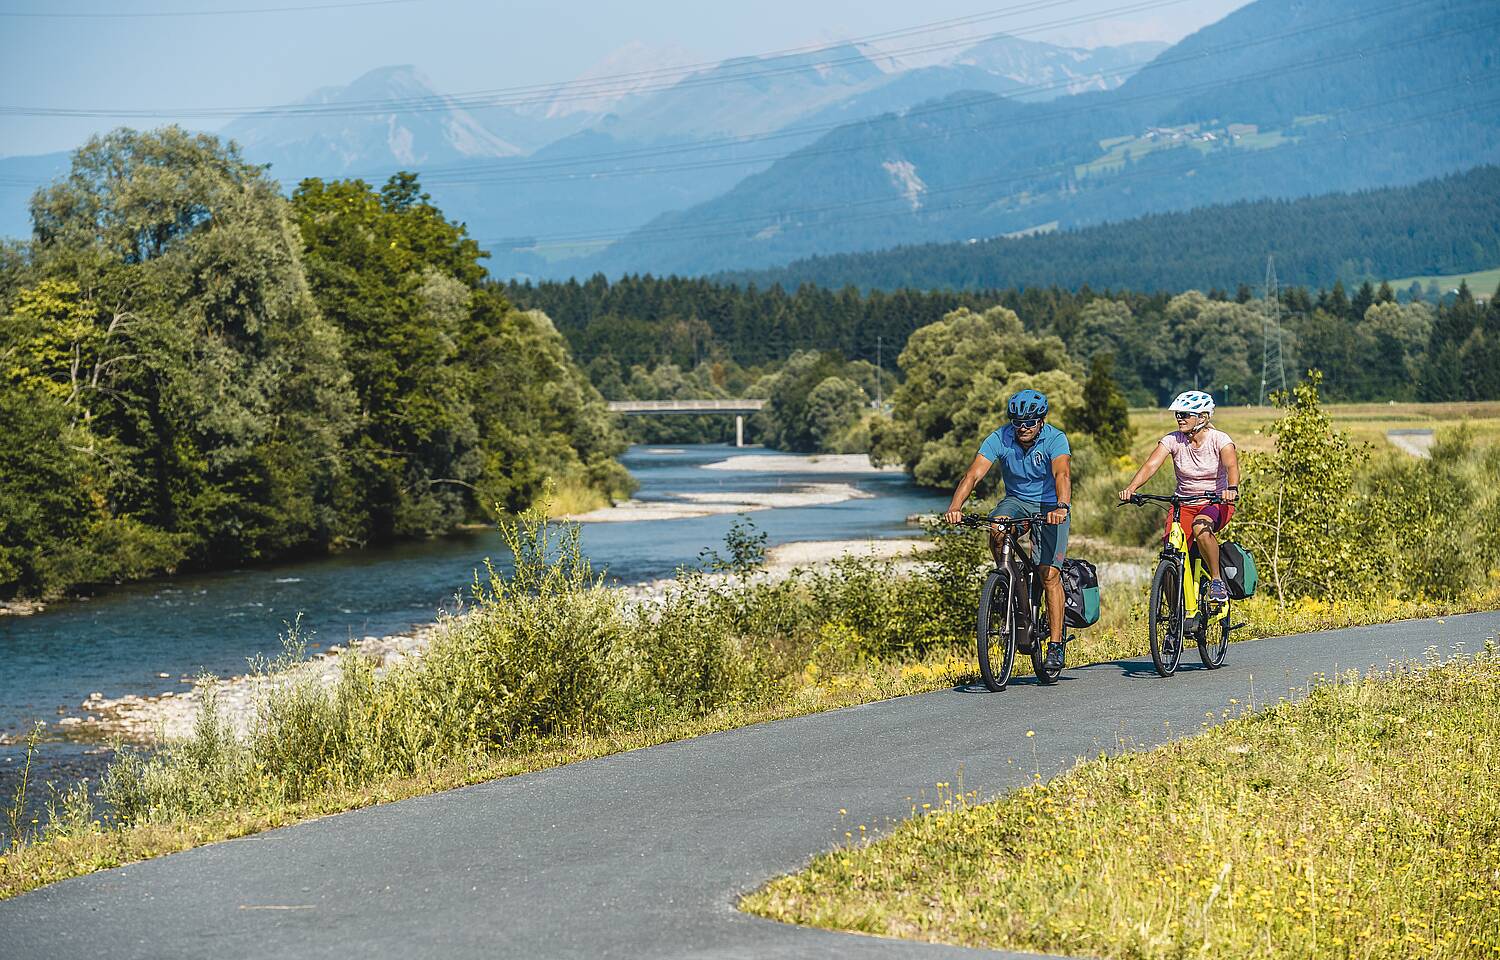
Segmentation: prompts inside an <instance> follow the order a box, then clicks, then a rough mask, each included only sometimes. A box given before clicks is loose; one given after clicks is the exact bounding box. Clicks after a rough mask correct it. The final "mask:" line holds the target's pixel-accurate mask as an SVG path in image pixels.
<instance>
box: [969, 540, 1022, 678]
mask: <svg viewBox="0 0 1500 960" xmlns="http://www.w3.org/2000/svg"><path fill="white" fill-rule="evenodd" d="M1011 591H1012V586H1011V577H1010V574H1008V573H1006V572H1005V571H1003V570H992V571H990V575H989V577H987V578H986V579H985V581H984V587H983V588H982V589H981V590H980V591H979V622H978V625H977V626H978V629H977V631H976V633H977V636H976V640H977V642H978V647H979V675H980V677H981V678H982V679H983V680H984V685H985V686H986V687H988V688H989V690H990V691H991V692H993V693H999V692H1000V691H1001V690H1004V689H1005V687H1006V685H1007V684H1009V683H1010V674H1011V670H1012V669H1014V667H1015V662H1016V626H1017V624H1016V622H1015V617H1014V615H1013V611H1014V610H1015V606H1014V597H1013V596H1012V593H1011ZM997 615H998V617H997ZM997 619H998V621H999V622H998V623H997V622H996V620H997ZM991 654H998V655H999V656H998V662H997V660H996V659H993V658H992V657H991Z"/></svg>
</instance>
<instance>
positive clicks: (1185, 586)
mask: <svg viewBox="0 0 1500 960" xmlns="http://www.w3.org/2000/svg"><path fill="white" fill-rule="evenodd" d="M1148 500H1156V501H1159V502H1161V503H1166V504H1171V507H1172V525H1171V528H1170V532H1169V533H1168V534H1167V538H1166V541H1165V542H1164V543H1163V544H1162V548H1161V557H1160V559H1158V560H1157V563H1156V574H1155V575H1154V576H1153V577H1152V578H1151V606H1150V607H1149V609H1148V611H1147V614H1148V616H1149V618H1150V619H1149V621H1148V624H1147V627H1148V631H1147V632H1148V633H1149V634H1150V637H1151V662H1152V663H1153V664H1155V665H1156V672H1157V673H1159V674H1161V675H1162V676H1164V677H1170V676H1171V675H1172V674H1174V673H1176V672H1177V664H1178V661H1179V660H1181V659H1182V645H1183V643H1184V642H1185V641H1186V640H1188V639H1192V640H1195V641H1196V642H1197V644H1198V656H1199V657H1200V658H1202V660H1203V665H1204V666H1205V667H1207V668H1208V669H1210V670H1217V669H1218V668H1219V667H1222V666H1223V665H1224V655H1225V654H1226V653H1227V652H1228V651H1229V631H1230V630H1232V629H1234V627H1233V626H1232V625H1231V624H1230V621H1229V608H1230V601H1228V600H1225V601H1224V602H1222V603H1215V602H1213V601H1211V600H1209V599H1208V580H1209V576H1208V567H1207V565H1206V564H1204V562H1203V558H1202V557H1200V556H1199V555H1198V549H1197V547H1196V546H1194V547H1189V545H1188V537H1187V534H1186V533H1184V532H1183V529H1182V524H1181V523H1179V522H1178V521H1179V520H1180V519H1181V518H1182V507H1183V504H1188V503H1200V502H1201V503H1223V502H1224V501H1223V500H1221V499H1220V498H1219V497H1218V496H1217V495H1215V494H1204V495H1200V496H1196V497H1178V496H1171V497H1159V496H1156V495H1155V494H1150V493H1138V494H1136V495H1135V496H1133V497H1131V498H1130V503H1132V504H1135V505H1136V506H1140V505H1141V504H1142V503H1145V502H1146V501H1148Z"/></svg>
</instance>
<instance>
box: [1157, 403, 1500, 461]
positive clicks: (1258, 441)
mask: <svg viewBox="0 0 1500 960" xmlns="http://www.w3.org/2000/svg"><path fill="white" fill-rule="evenodd" d="M1323 410H1324V411H1325V412H1326V413H1327V414H1328V415H1329V416H1330V417H1331V418H1332V419H1333V425H1334V427H1336V428H1337V429H1339V430H1344V431H1347V432H1348V434H1349V436H1350V437H1351V438H1352V439H1353V440H1355V441H1360V442H1364V443H1369V444H1372V445H1373V446H1374V447H1376V448H1377V449H1379V450H1384V449H1387V448H1389V441H1387V439H1386V433H1387V432H1388V431H1391V430H1421V429H1428V430H1442V429H1444V428H1447V427H1455V426H1458V425H1459V424H1461V423H1462V424H1467V425H1468V428H1469V430H1470V431H1472V434H1473V437H1474V439H1475V441H1476V442H1489V441H1495V440H1500V402H1495V401H1487V402H1475V403H1330V404H1326V405H1324V407H1323ZM1280 415H1281V411H1279V410H1277V409H1276V408H1275V407H1235V406H1224V407H1220V408H1219V409H1218V410H1216V411H1215V412H1214V424H1215V425H1216V426H1217V427H1218V428H1219V429H1221V430H1223V431H1225V432H1226V433H1228V434H1229V435H1230V436H1231V437H1233V438H1234V441H1235V445H1236V446H1238V447H1239V448H1240V449H1242V450H1249V451H1266V450H1270V449H1271V448H1272V442H1271V437H1270V435H1269V434H1267V433H1266V425H1267V424H1269V423H1270V422H1272V421H1273V420H1275V419H1276V418H1277V417H1278V416H1280ZM1130 422H1131V424H1132V425H1133V426H1134V427H1135V431H1136V443H1135V444H1134V446H1133V447H1132V453H1133V455H1134V456H1135V457H1136V459H1137V460H1139V459H1142V458H1143V457H1144V456H1145V455H1146V454H1148V453H1150V452H1151V448H1152V447H1153V446H1155V444H1156V441H1157V440H1159V439H1161V437H1163V436H1164V435H1166V434H1168V433H1170V432H1171V431H1173V430H1176V429H1177V425H1176V422H1175V421H1174V420H1173V419H1172V414H1171V413H1169V412H1167V411H1166V410H1162V409H1159V408H1149V409H1134V410H1131V411H1130Z"/></svg>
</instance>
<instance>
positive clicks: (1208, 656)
mask: <svg viewBox="0 0 1500 960" xmlns="http://www.w3.org/2000/svg"><path fill="white" fill-rule="evenodd" d="M1198 609H1200V610H1207V609H1208V585H1207V584H1204V587H1203V595H1202V596H1201V597H1199V598H1198ZM1205 616H1206V614H1205ZM1233 619H1234V609H1233V607H1232V606H1231V605H1230V601H1228V600H1225V601H1224V619H1223V620H1220V621H1219V622H1218V623H1210V624H1207V625H1205V626H1204V628H1203V637H1202V639H1200V640H1199V641H1198V656H1199V658H1200V659H1202V661H1203V665H1204V666H1205V667H1207V668H1208V669H1210V670H1217V669H1219V668H1220V667H1222V666H1223V665H1224V655H1225V654H1226V653H1228V652H1229V624H1230V621H1231V620H1233Z"/></svg>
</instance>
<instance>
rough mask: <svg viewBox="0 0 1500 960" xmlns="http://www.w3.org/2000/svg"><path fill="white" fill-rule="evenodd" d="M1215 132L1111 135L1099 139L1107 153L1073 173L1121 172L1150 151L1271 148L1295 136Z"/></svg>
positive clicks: (1190, 129)
mask: <svg viewBox="0 0 1500 960" xmlns="http://www.w3.org/2000/svg"><path fill="white" fill-rule="evenodd" d="M1201 127H1202V125H1201V124H1197V123H1189V124H1184V125H1182V126H1181V127H1177V128H1175V129H1177V130H1180V131H1181V132H1183V133H1184V134H1186V135H1187V136H1189V137H1196V136H1197V135H1198V134H1199V133H1200V132H1201ZM1211 132H1212V133H1213V134H1214V135H1215V136H1216V137H1218V139H1217V140H1212V141H1203V140H1197V139H1184V140H1171V139H1154V140H1153V139H1152V138H1150V137H1147V136H1124V137H1109V138H1107V139H1104V140H1100V141H1099V149H1100V150H1102V151H1104V154H1103V156H1100V157H1096V158H1095V159H1093V160H1090V161H1089V162H1088V163H1081V164H1078V165H1077V166H1075V167H1074V168H1073V175H1074V176H1075V177H1079V178H1083V177H1097V176H1099V175H1101V174H1106V173H1118V172H1119V171H1121V170H1123V169H1124V168H1125V164H1126V162H1127V161H1134V160H1139V159H1141V158H1142V157H1144V156H1146V155H1147V154H1150V153H1155V152H1156V151H1158V150H1167V149H1171V148H1173V147H1192V148H1193V149H1194V150H1197V151H1198V152H1199V153H1201V154H1207V153H1209V152H1210V151H1212V150H1216V149H1218V148H1220V147H1222V146H1224V145H1225V144H1229V145H1230V146H1231V147H1232V148H1234V149H1240V150H1267V149H1270V148H1271V147H1279V146H1281V145H1282V144H1284V143H1288V142H1290V140H1291V138H1289V137H1287V136H1285V135H1283V134H1282V133H1281V132H1280V131H1279V130H1263V131H1261V132H1259V133H1251V134H1244V135H1242V136H1240V137H1238V138H1237V139H1233V140H1230V139H1228V135H1227V134H1226V133H1225V131H1224V130H1223V129H1219V128H1215V129H1213V130H1212V131H1211Z"/></svg>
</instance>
